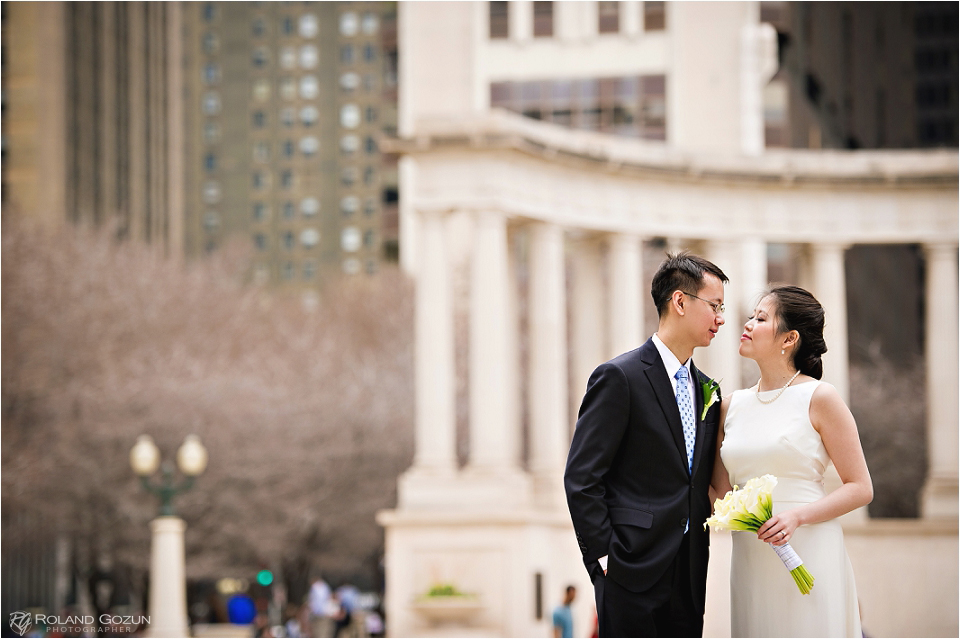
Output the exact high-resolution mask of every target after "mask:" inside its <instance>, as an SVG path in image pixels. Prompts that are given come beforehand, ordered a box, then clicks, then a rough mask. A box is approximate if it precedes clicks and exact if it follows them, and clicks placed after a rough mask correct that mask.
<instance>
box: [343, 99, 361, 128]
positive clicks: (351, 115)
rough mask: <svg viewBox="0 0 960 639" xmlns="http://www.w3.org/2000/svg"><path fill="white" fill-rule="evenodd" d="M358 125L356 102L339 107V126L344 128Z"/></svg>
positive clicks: (358, 114)
mask: <svg viewBox="0 0 960 639" xmlns="http://www.w3.org/2000/svg"><path fill="white" fill-rule="evenodd" d="M359 125H360V107H358V106H357V105H356V104H345V105H343V106H342V107H341V108H340V126H342V127H343V128H345V129H355V128H357V127H358V126H359Z"/></svg>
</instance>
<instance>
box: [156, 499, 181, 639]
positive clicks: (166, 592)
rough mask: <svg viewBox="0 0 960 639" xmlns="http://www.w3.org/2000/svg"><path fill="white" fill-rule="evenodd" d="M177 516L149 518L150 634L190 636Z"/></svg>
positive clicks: (179, 527)
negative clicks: (151, 534) (151, 536)
mask: <svg viewBox="0 0 960 639" xmlns="http://www.w3.org/2000/svg"><path fill="white" fill-rule="evenodd" d="M186 527H187V526H186V524H185V523H184V522H183V520H182V519H180V518H179V517H157V518H156V519H154V520H153V521H151V522H150V530H151V531H152V532H153V538H152V541H151V546H150V601H149V604H148V605H149V613H148V614H149V616H150V627H149V628H148V629H147V636H150V637H189V636H190V627H189V626H188V621H187V582H186V569H185V567H184V551H183V531H184V530H185V529H186Z"/></svg>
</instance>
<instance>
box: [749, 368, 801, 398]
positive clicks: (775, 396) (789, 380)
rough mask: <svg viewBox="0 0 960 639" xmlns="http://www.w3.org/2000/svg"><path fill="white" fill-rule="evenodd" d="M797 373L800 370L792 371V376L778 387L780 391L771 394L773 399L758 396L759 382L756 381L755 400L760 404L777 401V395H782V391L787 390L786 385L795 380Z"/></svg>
mask: <svg viewBox="0 0 960 639" xmlns="http://www.w3.org/2000/svg"><path fill="white" fill-rule="evenodd" d="M799 374H800V371H797V372H796V373H794V374H793V377H791V378H790V379H788V380H787V383H786V384H784V385H783V388H781V389H780V392H779V393H777V394H776V395H774V396H773V399H763V398H761V397H760V382H759V381H758V382H757V401H758V402H760V403H761V404H772V403H773V402H775V401H777V399H779V397H780V396H781V395H783V391H785V390H787V387H788V386H790V384H792V383H793V380H795V379H796V378H797V375H799Z"/></svg>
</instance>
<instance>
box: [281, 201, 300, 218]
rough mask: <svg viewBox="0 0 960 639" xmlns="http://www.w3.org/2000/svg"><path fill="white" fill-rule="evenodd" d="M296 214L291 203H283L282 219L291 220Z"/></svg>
mask: <svg viewBox="0 0 960 639" xmlns="http://www.w3.org/2000/svg"><path fill="white" fill-rule="evenodd" d="M296 212H297V211H296V209H295V208H294V207H293V202H284V203H283V219H285V220H292V219H293V217H294V216H295V215H296Z"/></svg>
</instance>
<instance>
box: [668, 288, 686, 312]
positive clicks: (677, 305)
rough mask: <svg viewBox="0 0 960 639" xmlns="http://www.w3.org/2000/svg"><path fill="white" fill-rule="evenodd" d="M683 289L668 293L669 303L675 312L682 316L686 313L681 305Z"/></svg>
mask: <svg viewBox="0 0 960 639" xmlns="http://www.w3.org/2000/svg"><path fill="white" fill-rule="evenodd" d="M683 297H684V296H683V291H680V290H677V291H674V292H673V293H672V294H671V295H670V303H671V304H672V305H673V307H674V309H676V311H677V314H678V315H680V316H683V315H684V314H685V313H686V309H685V308H684V306H683V302H684V299H683Z"/></svg>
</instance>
